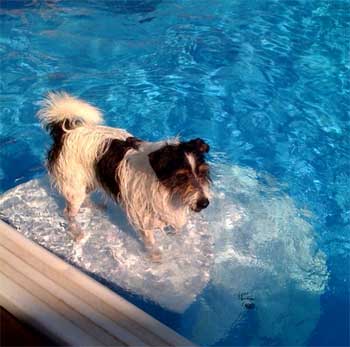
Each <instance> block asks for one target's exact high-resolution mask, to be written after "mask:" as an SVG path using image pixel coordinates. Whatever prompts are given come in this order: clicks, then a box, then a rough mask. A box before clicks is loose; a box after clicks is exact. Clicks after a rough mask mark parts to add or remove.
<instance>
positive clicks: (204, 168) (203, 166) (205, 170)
mask: <svg viewBox="0 0 350 347" xmlns="http://www.w3.org/2000/svg"><path fill="white" fill-rule="evenodd" d="M208 172H209V165H208V164H201V165H200V166H199V167H198V174H199V175H202V176H204V175H206V174H207V173H208Z"/></svg>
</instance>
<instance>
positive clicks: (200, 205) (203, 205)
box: [193, 198, 209, 212]
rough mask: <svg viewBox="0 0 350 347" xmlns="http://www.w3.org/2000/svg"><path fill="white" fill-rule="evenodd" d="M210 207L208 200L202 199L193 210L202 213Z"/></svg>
mask: <svg viewBox="0 0 350 347" xmlns="http://www.w3.org/2000/svg"><path fill="white" fill-rule="evenodd" d="M208 205H209V200H208V199H207V198H201V199H199V200H198V201H197V203H196V206H195V207H194V208H193V211H194V212H200V211H202V210H204V209H205V208H206V207H208Z"/></svg>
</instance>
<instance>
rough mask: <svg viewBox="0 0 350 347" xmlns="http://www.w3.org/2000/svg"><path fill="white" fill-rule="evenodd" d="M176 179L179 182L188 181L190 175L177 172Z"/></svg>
mask: <svg viewBox="0 0 350 347" xmlns="http://www.w3.org/2000/svg"><path fill="white" fill-rule="evenodd" d="M176 179H177V180H179V181H182V182H183V181H186V180H187V179H188V174H187V173H186V172H177V173H176Z"/></svg>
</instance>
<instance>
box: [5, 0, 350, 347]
mask: <svg viewBox="0 0 350 347" xmlns="http://www.w3.org/2000/svg"><path fill="white" fill-rule="evenodd" d="M0 18H1V36H0V52H1V81H0V83H1V122H0V144H1V147H0V192H5V191H6V190H8V189H9V188H12V187H14V186H16V185H18V184H20V183H23V182H26V181H29V180H30V179H32V178H35V177H41V176H43V175H44V173H45V169H44V167H43V161H44V157H45V149H46V148H47V147H48V145H49V143H50V140H49V137H48V135H47V134H46V133H45V132H44V131H43V130H42V129H41V127H40V126H39V124H38V121H37V119H36V117H35V113H36V112H37V110H38V101H39V100H40V99H41V98H42V96H43V95H44V94H45V93H46V92H47V91H49V90H65V91H68V92H71V93H73V94H75V95H78V96H80V97H82V98H84V99H86V100H88V101H91V102H93V103H94V104H95V105H97V106H98V107H100V108H101V109H102V110H103V111H104V112H105V119H106V123H107V124H108V125H111V126H118V127H124V128H127V129H128V130H129V131H130V132H132V133H134V134H135V135H136V136H138V137H140V138H144V139H148V140H156V139H160V138H164V137H169V136H173V135H176V134H180V135H181V136H182V137H183V138H186V139H188V138H192V137H203V138H205V139H207V140H208V142H209V143H210V145H211V148H212V151H211V155H210V160H211V162H212V163H215V164H217V163H220V164H222V165H225V167H230V166H232V167H233V166H234V167H240V168H243V169H242V170H243V171H239V172H240V173H241V175H243V176H244V175H248V174H247V172H257V173H259V175H260V174H262V175H265V176H264V177H270V179H269V180H270V181H271V180H272V179H273V180H275V181H276V182H277V183H274V184H275V185H276V186H278V187H279V188H278V189H279V190H280V192H281V194H282V193H283V194H284V196H287V197H288V200H283V204H284V205H283V206H282V204H281V209H282V207H286V206H287V202H286V201H293V206H294V205H295V206H296V208H297V209H298V210H297V211H304V213H301V212H300V216H299V217H300V220H299V222H298V223H299V224H295V225H296V226H297V227H298V226H300V225H301V224H300V221H301V220H305V221H306V222H307V223H309V224H308V225H310V226H311V227H310V228H309V227H308V228H306V229H307V231H308V232H309V233H310V238H312V240H313V242H314V244H315V246H314V248H313V252H314V253H312V254H310V253H308V257H309V258H310V259H311V258H312V259H313V261H314V263H315V264H316V261H315V259H316V260H319V259H322V261H321V260H320V262H319V264H320V263H321V265H322V266H318V267H317V266H315V270H314V271H315V273H314V274H310V273H309V276H310V278H311V277H312V276H314V277H312V278H313V279H314V278H318V277H317V276H318V275H320V273H318V272H319V271H320V270H319V269H321V268H322V278H323V282H322V283H321V282H320V283H319V282H318V284H317V286H316V284H315V283H314V287H312V288H311V287H310V286H309V282H308V279H307V278H306V277H305V276H299V277H297V278H296V277H295V278H294V280H293V281H291V282H288V281H287V282H286V283H287V284H285V285H284V284H283V285H281V286H280V287H279V283H276V287H278V288H279V290H276V292H275V293H276V295H272V294H271V293H266V296H265V298H267V297H268V298H269V300H270V301H267V300H265V301H264V295H262V296H261V297H259V295H261V293H262V292H263V291H261V290H260V291H258V290H257V293H258V292H259V293H260V294H257V297H256V298H255V307H253V308H252V307H250V308H249V307H248V308H247V307H245V306H244V305H242V308H241V309H240V311H237V307H236V306H231V303H232V302H234V300H237V297H239V298H240V299H242V296H243V297H244V296H254V294H255V293H254V290H253V292H250V293H248V294H245V293H244V291H245V290H244V287H242V288H239V290H238V289H237V288H236V287H230V286H227V285H226V284H227V279H226V277H225V275H227V274H225V271H222V270H220V272H217V273H215V274H213V277H212V280H211V281H209V283H208V284H207V286H206V287H205V289H204V290H203V291H202V293H201V294H200V295H199V296H198V297H197V298H196V300H195V302H193V303H192V305H190V307H188V308H187V309H186V311H185V312H182V313H181V314H180V313H174V312H172V311H171V310H167V309H165V308H162V307H160V306H158V305H157V304H155V303H152V302H149V301H145V300H143V299H142V298H141V297H140V296H137V295H134V294H133V293H128V292H124V293H123V295H124V296H125V297H127V298H128V299H129V300H131V301H132V302H134V303H136V304H137V305H138V306H139V307H141V308H143V309H144V310H146V311H147V312H149V313H150V314H152V315H153V316H155V317H156V318H158V319H160V320H161V321H163V322H164V323H166V324H167V325H169V326H171V327H172V328H173V329H175V330H177V331H178V332H180V333H181V334H183V335H185V336H186V337H188V338H190V339H192V340H193V341H195V342H197V343H199V344H202V345H217V346H231V345H269V346H271V345H291V344H293V345H295V344H298V345H308V346H320V345H322V346H323V345H324V346H345V345H349V294H350V293H349V278H350V270H349V269H350V263H349V262H350V257H349V250H350V240H349V231H350V227H349V223H350V155H349V154H350V137H349V131H350V112H349V103H350V58H349V51H350V46H349V42H350V6H349V2H348V1H340V0H339V1H338V0H318V1H306V0H293V1H292V0H290V1H289V0H286V1H272V0H269V1H265V0H259V1H258V0H220V1H212V0H196V1H187V0H144V1H142V0H113V1H112V0H101V1H98V0H88V1H79V0H77V1H66V0H63V1H60V0H47V1H43V0H42V1H41V0H33V1H25V0H21V1H20V0H2V1H1V10H0ZM244 170H247V171H244ZM249 170H250V171H249ZM214 174H215V173H214ZM215 177H216V176H215ZM217 177H220V175H219V174H217ZM259 177H263V176H259ZM258 181H259V184H261V185H264V180H263V179H262V178H261V179H260V178H259V180H258ZM215 182H216V179H214V184H215ZM217 182H219V179H217ZM220 182H221V181H220ZM224 182H225V181H224ZM230 182H231V181H230ZM254 182H255V181H254ZM254 184H256V183H254ZM223 189H225V187H224V188H223ZM262 191H263V190H262ZM268 194H270V190H269V193H266V192H265V195H268ZM249 196H250V197H252V196H253V195H249ZM254 196H255V195H254ZM259 198H261V199H262V200H261V201H264V200H263V199H264V192H263V193H261V195H256V199H259ZM286 199H287V198H286ZM289 199H291V200H289ZM243 202H244V201H243ZM269 203H271V202H269ZM250 206H252V205H250ZM256 206H263V204H261V205H259V204H256ZM264 206H265V208H266V205H264ZM268 206H271V205H268ZM288 206H290V204H289V202H288ZM224 208H225V207H224ZM266 211H267V212H268V211H269V209H268V208H266ZM276 211H277V212H276V213H277V214H278V209H277V210H276ZM293 211H294V210H293ZM298 213H299V212H298ZM300 228H304V226H303V227H302V226H300ZM304 229H305V228H304ZM304 229H303V230H304ZM306 229H305V230H306ZM242 232H244V230H243V231H242ZM278 232H281V234H280V235H283V230H278ZM295 232H296V235H297V234H298V230H295ZM259 235H260V236H259V237H263V235H264V234H262V233H261V232H260V233H259ZM269 236H270V235H269ZM279 237H282V236H279ZM267 241H268V240H267ZM243 246H244V245H242V247H243ZM286 249H287V248H286ZM272 252H273V249H272ZM301 253H302V252H300V253H299V252H294V253H288V257H289V258H288V259H289V262H288V266H290V267H293V261H292V260H294V259H295V263H298V264H299V260H300V259H299V257H301ZM264 254H265V253H264ZM316 254H318V255H319V254H322V257H319V256H316ZM265 256H266V254H265ZM284 256H285V255H283V254H282V255H281V257H284ZM274 259H276V260H278V257H276V255H275V256H274ZM281 259H283V258H281ZM281 262H282V260H281ZM229 268H230V267H227V271H229ZM285 270H286V271H288V268H287V269H285ZM184 271H186V270H185V269H184ZM293 273H294V274H296V273H297V274H300V273H301V272H300V271H299V272H293ZM235 274H236V275H237V276H240V273H239V271H238V272H235ZM241 275H242V276H243V277H244V274H241ZM319 277H321V275H320V276H319ZM214 279H215V280H214ZM235 280H236V278H235V277H233V279H232V281H233V282H234V281H235ZM239 280H240V279H239V277H237V282H239ZM220 281H221V282H220ZM219 283H225V285H226V287H225V288H226V289H227V288H236V289H237V290H236V292H234V291H233V289H232V292H230V291H229V290H225V291H223V289H222V288H223V287H222V286H221V287H220V286H219ZM305 283H308V285H305ZM303 284H304V286H303ZM293 286H295V287H297V286H299V287H300V288H304V289H303V291H296V290H295V291H293V290H294V289H293ZM270 287H271V286H270ZM270 287H269V288H270ZM299 287H298V288H299ZM316 287H317V290H316V289H315V288H316ZM305 288H306V289H305ZM288 293H294V294H293V295H291V294H290V295H289V294H288ZM295 293H299V294H298V295H297V294H295ZM300 293H301V294H300ZM315 293H316V294H315ZM310 296H312V299H310ZM286 298H287V299H288V300H289V301H288V300H287V299H286ZM242 300H243V301H244V300H245V299H244V298H243V299H242ZM259 300H260V301H259ZM286 300H287V301H288V305H285V306H283V309H277V308H276V306H278V304H279V302H282V301H283V302H284V303H285V302H286ZM308 305H311V306H308ZM225 308H226V309H225ZM231 308H232V310H233V309H235V310H236V311H234V312H233V311H232V315H231V314H230V311H228V310H230V309H231ZM296 308H297V309H296ZM299 308H300V309H299ZM269 310H270V311H271V312H272V313H271V314H270V315H268V314H267V313H266V314H265V313H264V314H261V312H267V311H269ZM311 313H312V314H311ZM308 314H309V315H308ZM288 315H290V322H289V323H288V324H285V325H283V326H282V327H278V324H279V322H282V321H287V322H288ZM310 315H311V316H310ZM231 316H234V319H232V320H230V318H231ZM285 317H287V320H286V318H285ZM310 317H311V318H310ZM306 320H307V321H308V324H304V323H305V321H306Z"/></svg>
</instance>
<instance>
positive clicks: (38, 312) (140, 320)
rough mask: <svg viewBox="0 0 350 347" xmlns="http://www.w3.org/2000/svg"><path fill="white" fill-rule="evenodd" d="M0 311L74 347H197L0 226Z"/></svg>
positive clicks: (43, 250) (35, 245) (67, 265)
mask: <svg viewBox="0 0 350 347" xmlns="http://www.w3.org/2000/svg"><path fill="white" fill-rule="evenodd" d="M0 305H1V306H3V307H4V308H5V309H6V310H8V311H9V312H10V313H12V314H13V315H14V316H16V317H17V318H19V319H21V320H24V321H26V322H27V323H29V324H31V325H32V326H34V327H35V328H37V329H39V330H40V331H42V332H44V333H45V334H46V335H48V336H49V337H50V338H51V339H53V340H54V341H57V342H58V343H60V344H63V345H70V346H194V344H193V343H192V342H190V341H188V340H187V339H185V338H184V337H182V336H181V335H179V334H178V333H176V332H175V331H173V330H172V329H170V328H169V327H167V326H165V325H164V324H162V323H160V322H159V321H157V320H156V319H154V318H153V317H151V316H150V315H148V314H147V313H145V312H144V311H142V310H140V309H139V308H137V307H136V306H135V305H133V304H131V303H130V302H128V301H126V300H125V299H123V298H122V297H121V296H119V295H118V294H116V293H115V292H113V291H111V290H110V289H108V288H107V287H105V286H103V285H102V284H100V283H98V282H97V281H95V280H94V279H92V278H91V277H89V276H87V275H86V274H84V273H83V272H81V271H80V270H78V269H77V268H74V267H73V266H71V265H69V264H68V263H66V262H65V261H63V260H62V259H60V258H58V257H57V256H55V255H54V254H52V253H50V252H49V251H47V250H46V249H44V248H43V247H41V246H39V245H37V244H36V243H34V242H32V241H31V240H29V239H27V238H25V237H24V236H23V235H21V234H20V233H19V232H18V231H16V230H15V229H14V228H12V227H11V226H9V225H8V224H6V223H4V222H2V221H0Z"/></svg>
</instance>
